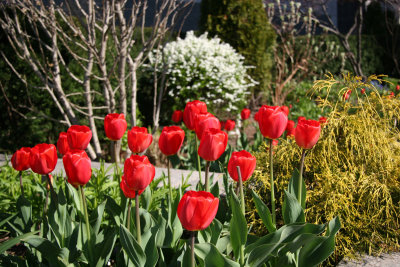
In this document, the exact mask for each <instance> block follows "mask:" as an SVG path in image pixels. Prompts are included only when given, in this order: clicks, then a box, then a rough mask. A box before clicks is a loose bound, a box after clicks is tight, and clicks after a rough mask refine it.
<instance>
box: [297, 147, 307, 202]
mask: <svg viewBox="0 0 400 267" xmlns="http://www.w3.org/2000/svg"><path fill="white" fill-rule="evenodd" d="M305 155H306V150H305V149H304V148H303V152H302V153H301V160H300V173H299V184H298V192H299V196H298V197H299V198H298V200H299V203H300V205H301V206H303V205H302V204H301V194H302V192H301V191H302V189H303V168H304V158H305Z"/></svg>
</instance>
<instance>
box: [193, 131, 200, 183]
mask: <svg viewBox="0 0 400 267" xmlns="http://www.w3.org/2000/svg"><path fill="white" fill-rule="evenodd" d="M194 139H195V140H196V152H197V153H196V154H197V170H198V171H199V183H200V184H201V165H200V155H199V146H198V142H197V135H196V134H194Z"/></svg>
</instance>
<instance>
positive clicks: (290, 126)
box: [285, 120, 295, 137]
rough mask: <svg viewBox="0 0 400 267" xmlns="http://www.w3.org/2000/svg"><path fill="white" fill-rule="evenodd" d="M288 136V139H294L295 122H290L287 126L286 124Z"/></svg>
mask: <svg viewBox="0 0 400 267" xmlns="http://www.w3.org/2000/svg"><path fill="white" fill-rule="evenodd" d="M285 130H286V136H287V137H293V136H294V130H295V127H294V121H292V120H288V122H287V124H286V129H285Z"/></svg>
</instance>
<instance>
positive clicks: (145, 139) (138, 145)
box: [128, 126, 153, 153]
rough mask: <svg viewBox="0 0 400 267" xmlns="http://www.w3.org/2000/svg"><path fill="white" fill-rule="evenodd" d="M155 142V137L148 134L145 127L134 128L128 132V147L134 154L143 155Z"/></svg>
mask: <svg viewBox="0 0 400 267" xmlns="http://www.w3.org/2000/svg"><path fill="white" fill-rule="evenodd" d="M151 142H153V136H152V135H151V134H149V133H147V129H146V128H145V127H138V126H135V127H132V129H131V130H129V131H128V146H129V149H130V150H131V151H132V153H142V152H143V151H145V150H146V149H147V148H148V147H149V146H150V144H151Z"/></svg>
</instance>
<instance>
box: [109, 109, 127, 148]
mask: <svg viewBox="0 0 400 267" xmlns="http://www.w3.org/2000/svg"><path fill="white" fill-rule="evenodd" d="M126 128H127V123H126V120H125V115H124V114H123V113H121V114H118V113H111V114H107V116H106V117H105V118H104V131H105V132H106V136H107V137H108V139H110V140H112V141H118V140H119V139H121V138H122V136H124V134H125V131H126Z"/></svg>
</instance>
